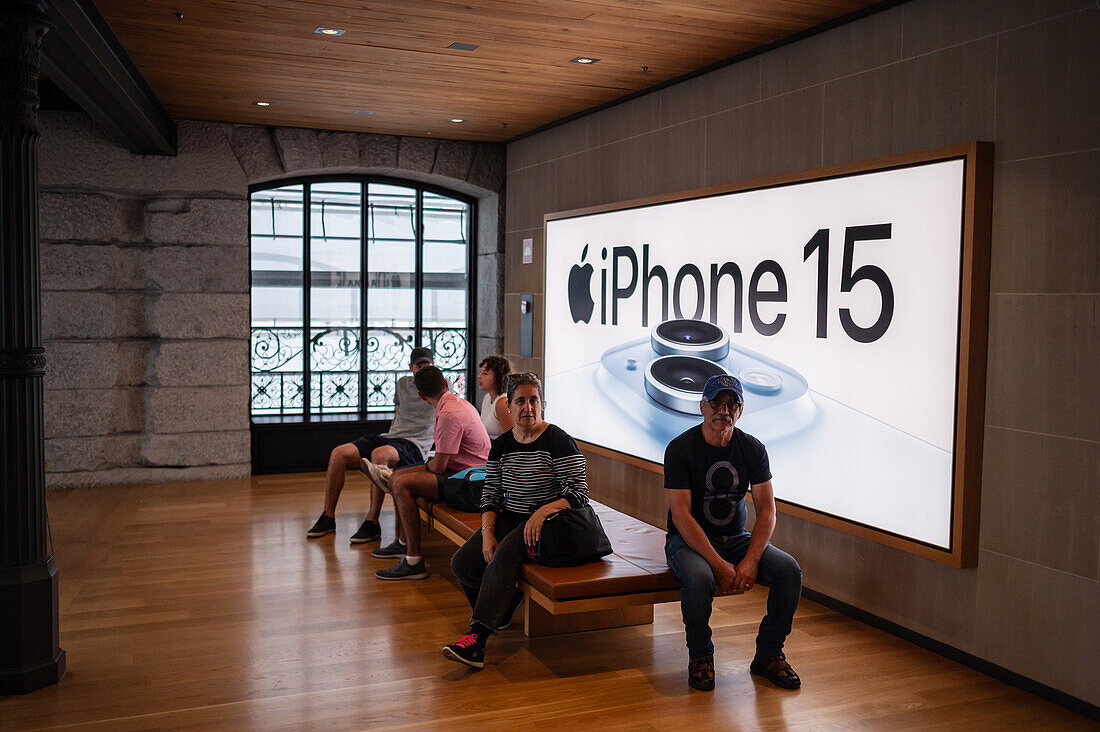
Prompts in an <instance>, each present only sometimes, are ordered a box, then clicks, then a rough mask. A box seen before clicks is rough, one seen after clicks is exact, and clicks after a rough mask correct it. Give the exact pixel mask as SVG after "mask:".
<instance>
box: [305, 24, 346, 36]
mask: <svg viewBox="0 0 1100 732" xmlns="http://www.w3.org/2000/svg"><path fill="white" fill-rule="evenodd" d="M313 32H314V33H316V34H318V35H321V36H342V35H344V34H345V33H347V32H348V30H347V28H325V27H324V26H320V27H318V28H317V30H315V31H313Z"/></svg>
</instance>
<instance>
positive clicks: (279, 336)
mask: <svg viewBox="0 0 1100 732" xmlns="http://www.w3.org/2000/svg"><path fill="white" fill-rule="evenodd" d="M360 333H361V331H360V329H359V328H357V327H343V326H338V327H331V328H313V329H312V332H311V334H310V341H309V342H310V350H309V371H310V384H309V387H310V388H309V405H310V412H311V413H314V414H331V413H348V412H352V413H354V412H384V411H389V410H392V409H393V401H394V393H395V391H396V389H397V380H398V379H399V378H401V377H402V376H406V375H408V374H409V355H410V353H411V352H412V349H413V341H414V339H415V331H414V329H412V328H374V327H368V328H367V329H366V333H365V339H366V349H365V355H366V369H365V373H364V375H363V378H362V380H360V375H359V370H360V364H361V362H362V357H363V354H364V351H363V349H362V348H361V344H360ZM421 334H422V339H423V340H424V341H425V345H426V346H428V347H429V348H431V349H432V352H433V353H435V364H436V366H438V367H439V368H440V369H441V370H442V371H443V373H444V375H445V376H446V377H447V380H448V381H450V383H451V389H452V391H454V392H455V393H457V394H458V395H459V396H462V397H465V396H466V353H467V344H466V329H465V328H423V329H422V331H421ZM251 359H252V414H253V415H256V416H259V415H282V414H301V413H302V412H303V405H304V403H305V394H306V388H305V368H304V366H305V360H304V358H303V348H302V329H301V328H285V327H253V328H252V350H251ZM361 384H362V390H363V392H364V393H363V394H361V393H360V390H361V387H360V385H361Z"/></svg>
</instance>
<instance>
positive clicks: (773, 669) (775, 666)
mask: <svg viewBox="0 0 1100 732" xmlns="http://www.w3.org/2000/svg"><path fill="white" fill-rule="evenodd" d="M749 673H752V674H756V675H757V676H762V677H763V678H765V679H767V680H768V681H770V682H772V683H773V684H775V685H776V686H778V687H779V688H781V689H797V688H798V687H800V686H802V679H800V678H798V674H796V673H795V672H794V669H793V668H791V664H789V663H787V659H786V658H785V657H783V656H770V657H767V658H761V657H760V656H757V657H756V658H754V659H752V663H751V664H750V665H749Z"/></svg>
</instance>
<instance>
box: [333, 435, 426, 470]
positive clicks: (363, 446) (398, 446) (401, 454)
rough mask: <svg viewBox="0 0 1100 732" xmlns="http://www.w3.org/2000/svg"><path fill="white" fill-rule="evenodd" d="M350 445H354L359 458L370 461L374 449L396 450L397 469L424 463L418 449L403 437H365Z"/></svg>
mask: <svg viewBox="0 0 1100 732" xmlns="http://www.w3.org/2000/svg"><path fill="white" fill-rule="evenodd" d="M351 444H353V445H355V447H356V449H358V450H359V457H361V458H365V459H367V460H370V454H371V453H372V452H374V450H375V448H379V447H384V446H386V445H389V446H390V447H392V448H393V449H394V450H397V459H398V461H399V462H398V463H397V467H399V468H403V467H406V466H408V465H416V464H417V463H423V462H424V456H423V455H421V454H420V448H419V447H417V446H416V445H415V444H414V443H412V442H410V441H409V440H406V439H405V438H404V437H383V436H382V435H367V436H366V437H360V438H359V439H358V440H356V441H355V442H353V443H351Z"/></svg>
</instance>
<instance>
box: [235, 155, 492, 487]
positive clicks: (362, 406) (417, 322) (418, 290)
mask: <svg viewBox="0 0 1100 732" xmlns="http://www.w3.org/2000/svg"><path fill="white" fill-rule="evenodd" d="M323 183H359V184H361V186H362V188H361V191H362V193H361V195H362V205H361V208H360V210H361V215H360V222H359V226H360V229H359V237H360V238H359V241H360V247H361V253H360V254H361V255H360V283H361V284H360V290H359V313H360V318H359V329H360V334H359V337H360V343H361V344H363V343H365V342H366V339H365V334H366V328H367V322H366V307H367V305H366V302H367V291H368V288H367V281H368V271H367V267H368V258H367V241H368V240H367V205H366V201H367V190H368V189H367V186H368V185H369V184H371V183H377V184H383V185H393V186H402V187H405V188H410V189H413V190H414V191H415V194H416V219H415V221H414V235H415V240H414V250H415V265H414V266H415V273H414V282H415V310H414V313H415V315H414V333H415V335H414V337H413V340H414V342H415V345H421V338H422V337H423V310H424V304H423V297H424V261H423V255H424V206H423V202H424V193H425V192H427V193H434V194H437V195H440V196H446V197H447V198H451V199H454V200H457V201H461V202H462V203H465V204H467V205H468V206H469V207H470V213H469V222H468V227H469V232H468V242H467V247H466V249H467V251H466V273H467V275H466V369H465V376H466V395H465V399H466V400H467V401H469V402H470V403H472V404H475V405H476V401H475V397H476V394H477V380H476V378H475V374H476V369H477V363H476V361H477V356H476V344H477V294H476V293H477V291H476V283H477V246H478V245H477V230H478V226H477V221H478V218H477V217H478V200H477V199H476V198H474V197H473V196H469V195H466V194H464V193H460V192H459V191H455V190H452V189H450V188H446V187H443V186H437V185H433V184H431V183H424V182H422V181H417V180H411V179H408V178H400V177H396V176H387V175H356V174H334V175H308V176H294V177H290V178H280V179H278V180H272V181H265V182H263V183H253V184H250V185H249V186H248V204H249V207H248V253H249V265H248V292H249V297H248V321H249V334H250V335H249V344H250V345H249V363H248V373H249V395H250V396H249V408H248V416H249V421H250V423H251V424H252V425H264V424H288V423H290V424H305V423H324V422H352V423H356V424H372V423H378V422H383V421H385V422H388V421H389V420H390V419H392V416H393V412H392V410H391V411H388V412H384V411H371V412H368V411H367V409H366V404H367V399H366V390H365V388H366V384H365V379H366V373H367V369H366V357H365V353H364V352H362V351H361V355H360V361H359V408H358V410H357V411H354V412H330V413H323V414H322V413H318V414H315V413H313V410H312V404H311V401H312V400H311V394H310V391H311V388H312V384H311V371H310V353H309V343H310V337H311V336H310V329H311V327H312V326H311V324H310V300H311V297H310V293H311V285H312V282H311V280H312V267H311V264H310V239H311V232H310V222H311V219H312V216H311V214H310V211H311V201H310V191H311V188H312V186H313V185H315V184H323ZM294 185H301V186H302V257H303V259H302V298H303V302H302V344H303V345H302V359H303V363H302V390H303V393H302V412H301V414H281V415H254V414H253V413H252V398H251V390H252V387H251V384H252V373H253V372H252V347H251V343H252V336H251V332H252V331H251V329H252V195H253V194H254V193H256V192H258V191H265V190H272V189H276V188H284V187H287V186H294ZM253 452H254V455H253V463H254V467H255V462H256V460H255V458H256V455H255V450H254V451H253Z"/></svg>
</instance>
